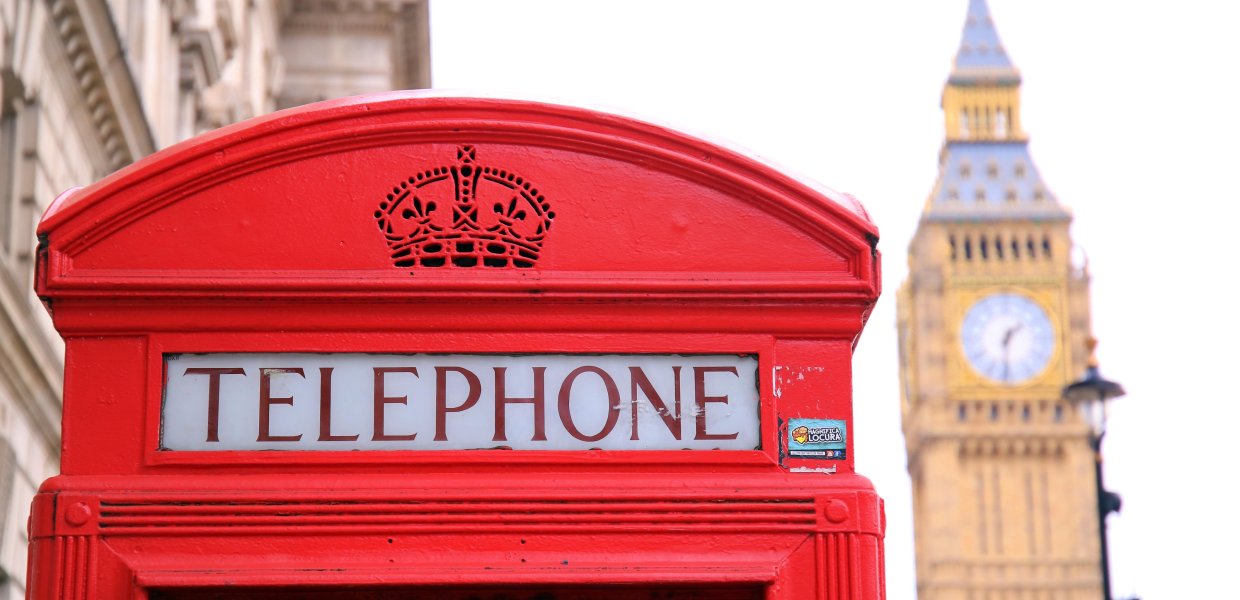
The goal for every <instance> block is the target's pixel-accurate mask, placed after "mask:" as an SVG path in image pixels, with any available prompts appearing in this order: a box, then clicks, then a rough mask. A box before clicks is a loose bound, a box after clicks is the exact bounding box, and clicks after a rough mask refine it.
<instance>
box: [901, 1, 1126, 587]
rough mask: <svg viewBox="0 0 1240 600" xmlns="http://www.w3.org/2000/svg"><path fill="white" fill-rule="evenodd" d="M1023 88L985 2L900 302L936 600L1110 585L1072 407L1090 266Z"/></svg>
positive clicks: (924, 552)
mask: <svg viewBox="0 0 1240 600" xmlns="http://www.w3.org/2000/svg"><path fill="white" fill-rule="evenodd" d="M1020 82H1021V80H1020V73H1019V71H1017V69H1016V67H1015V66H1014V65H1013V64H1012V61H1011V59H1010V58H1009V57H1008V55H1007V53H1006V51H1005V50H1004V48H1003V45H1002V43H1001V42H1000V40H999V36H998V33H997V32H996V30H995V26H994V23H993V21H992V20H991V17H990V11H989V8H988V7H987V5H986V2H985V0H970V2H969V11H968V16H967V18H966V21H965V27H964V34H963V39H962V40H961V42H960V48H959V50H958V51H957V54H956V59H955V63H954V65H953V68H952V71H951V75H950V77H949V78H948V80H947V84H946V85H945V86H944V89H943V98H942V106H943V113H944V117H945V121H946V139H945V142H944V144H943V149H942V151H941V153H940V156H939V177H938V181H937V182H935V185H934V188H933V190H932V191H931V192H930V197H929V198H928V199H927V201H926V205H925V208H924V210H923V212H922V215H921V220H920V223H919V225H918V228H917V232H916V234H915V235H914V236H913V240H912V242H911V243H910V245H909V278H908V280H907V281H906V282H905V283H904V285H903V286H902V287H901V289H900V291H899V297H898V303H899V309H898V313H899V334H900V363H901V379H902V383H903V390H902V391H903V393H902V399H901V414H902V417H903V425H904V434H905V442H906V445H907V448H908V469H909V473H910V475H911V476H912V480H913V500H914V524H915V536H916V553H917V581H918V594H919V598H920V599H921V600H938V599H959V600H972V599H978V600H982V599H985V600H990V599H1021V600H1025V599H1047V600H1050V599H1055V600H1059V599H1064V600H1068V599H1076V598H1080V599H1086V598H1088V599H1091V600H1092V599H1094V598H1097V597H1099V596H1100V594H1101V591H1102V590H1101V588H1102V581H1101V575H1100V569H1099V548H1098V529H1097V528H1098V517H1097V512H1096V507H1097V504H1096V495H1095V494H1096V492H1095V487H1094V486H1095V484H1094V470H1093V462H1092V461H1093V454H1092V452H1091V450H1090V447H1089V444H1088V441H1087V434H1086V432H1087V429H1086V426H1085V424H1084V423H1083V422H1082V421H1081V420H1080V419H1079V418H1078V417H1077V415H1076V414H1075V413H1074V412H1073V411H1072V407H1070V406H1069V405H1067V404H1066V403H1065V402H1064V401H1062V400H1061V399H1060V395H1061V391H1062V389H1063V387H1064V385H1066V384H1067V383H1069V382H1070V381H1072V380H1073V379H1074V378H1075V376H1077V375H1079V374H1080V373H1082V372H1083V371H1084V369H1085V363H1086V359H1087V358H1088V356H1087V354H1086V350H1085V343H1086V338H1087V337H1088V335H1089V327H1090V324H1089V288H1088V276H1087V274H1086V273H1085V272H1084V270H1083V269H1080V268H1077V267H1074V266H1073V262H1072V260H1071V252H1070V251H1071V248H1072V239H1071V237H1070V235H1069V230H1068V228H1069V225H1070V223H1071V220H1072V217H1071V214H1070V213H1069V212H1068V210H1067V209H1066V208H1065V207H1064V206H1063V205H1061V204H1060V203H1059V201H1058V199H1057V198H1056V197H1055V196H1054V194H1052V193H1051V192H1050V190H1049V189H1048V188H1047V186H1046V184H1045V182H1043V180H1042V177H1041V175H1040V174H1039V173H1038V169H1037V167H1036V166H1034V163H1033V160H1032V158H1031V156H1030V154H1029V148H1028V137H1027V136H1026V135H1025V132H1024V130H1023V129H1022V128H1021V119H1020Z"/></svg>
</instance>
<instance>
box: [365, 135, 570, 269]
mask: <svg viewBox="0 0 1240 600" xmlns="http://www.w3.org/2000/svg"><path fill="white" fill-rule="evenodd" d="M476 159H477V150H476V149H475V148H474V146H471V145H464V146H460V147H458V148H457V151H456V164H452V165H447V166H440V167H435V168H432V169H427V170H425V171H422V172H421V173H418V174H416V175H414V176H412V177H409V178H408V179H406V180H404V181H401V182H400V183H399V184H397V185H395V186H393V187H392V189H391V191H390V192H388V194H387V197H386V198H385V199H384V200H383V201H381V202H380V203H379V208H378V210H376V211H375V213H374V216H375V221H376V222H377V223H378V225H379V230H380V231H382V232H383V236H384V238H385V239H386V241H387V245H388V248H389V250H390V251H391V256H392V264H393V265H394V266H396V267H398V268H416V267H429V268H496V269H504V268H508V269H512V268H517V269H529V268H532V267H533V266H534V265H535V263H537V262H538V257H539V254H540V253H541V251H542V245H543V242H544V241H545V240H546V237H547V232H548V231H549V230H550V229H551V221H552V220H553V219H555V213H554V212H552V211H551V205H550V204H549V203H548V202H547V199H546V198H545V197H544V196H543V195H542V194H541V193H539V191H538V189H537V188H535V187H534V186H533V185H532V184H531V183H530V182H529V181H528V180H526V179H525V178H523V177H521V176H520V175H517V174H515V173H513V172H511V171H508V170H505V169H500V168H496V167H490V166H484V165H479V164H477V163H476V162H475V161H476ZM410 272H411V273H412V271H410Z"/></svg>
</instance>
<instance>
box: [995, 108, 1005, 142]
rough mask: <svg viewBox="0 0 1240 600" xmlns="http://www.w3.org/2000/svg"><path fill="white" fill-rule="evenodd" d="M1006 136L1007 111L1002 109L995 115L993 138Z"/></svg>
mask: <svg viewBox="0 0 1240 600" xmlns="http://www.w3.org/2000/svg"><path fill="white" fill-rule="evenodd" d="M1007 135H1008V116H1007V111H1005V110H1003V109H1002V108H1001V109H999V110H998V111H997V112H996V113H995V137H997V138H1006V137H1007Z"/></svg>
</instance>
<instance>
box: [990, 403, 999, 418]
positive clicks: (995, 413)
mask: <svg viewBox="0 0 1240 600" xmlns="http://www.w3.org/2000/svg"><path fill="white" fill-rule="evenodd" d="M990 420H991V421H998V420H999V405H998V404H994V403H992V404H991V405H990Z"/></svg>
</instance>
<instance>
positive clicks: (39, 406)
mask: <svg viewBox="0 0 1240 600" xmlns="http://www.w3.org/2000/svg"><path fill="white" fill-rule="evenodd" d="M427 1H428V0H383V1H380V0H0V600H2V599H4V598H20V597H23V596H24V593H25V592H24V588H25V585H24V584H25V575H26V531H25V529H26V527H25V523H26V516H27V514H28V511H29V503H30V499H31V497H32V496H33V495H34V493H35V491H36V489H37V487H38V486H39V484H40V483H41V482H42V481H43V480H44V479H46V478H48V477H50V476H52V475H54V474H55V473H56V472H57V470H58V463H59V451H60V435H59V429H60V410H61V404H60V402H61V400H60V398H61V393H60V392H61V382H62V377H63V370H64V365H63V346H62V344H61V342H60V338H59V336H58V335H57V334H56V332H55V330H54V329H53V328H52V325H51V321H50V319H49V318H48V314H47V311H45V310H44V307H43V306H41V305H40V301H39V299H38V298H37V297H35V295H34V292H33V290H32V287H31V286H32V282H33V273H34V267H35V256H36V251H37V247H38V240H37V239H35V233H34V231H35V225H36V224H37V222H38V220H39V217H40V215H42V213H43V211H44V210H45V209H46V208H47V206H48V205H49V204H51V202H52V201H53V200H54V199H55V198H56V196H57V195H58V194H59V193H61V192H63V191H65V190H67V189H69V188H71V187H74V186H79V185H85V184H88V183H91V182H93V181H95V180H98V179H100V178H102V177H103V176H105V175H107V174H108V173H111V172H112V171H115V170H116V169H119V168H121V167H123V166H125V165H127V164H129V163H130V162H133V161H134V160H137V159H139V158H142V157H144V156H146V155H148V154H151V153H152V152H154V151H156V150H158V149H160V148H163V147H165V146H168V145H170V144H173V143H176V142H178V141H181V140H184V139H186V138H189V137H192V136H194V135H196V134H199V133H202V132H204V131H208V130H210V129H214V128H216V127H220V126H223V125H227V124H229V123H233V122H236V121H239V120H242V119H245V118H248V117H252V116H256V115H259V114H262V113H265V112H269V111H272V110H276V109H280V108H286V107H291V106H296V105H299V104H304V103H307V102H312V101H317V100H323V99H327V98H333V97H339V96H346V95H352V94H360V93H368V92H377V91H383V90H388V89H407V88H423V87H429V86H430V51H429V19H428V6H427ZM100 451H102V452H106V451H107V450H106V449H100Z"/></svg>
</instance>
